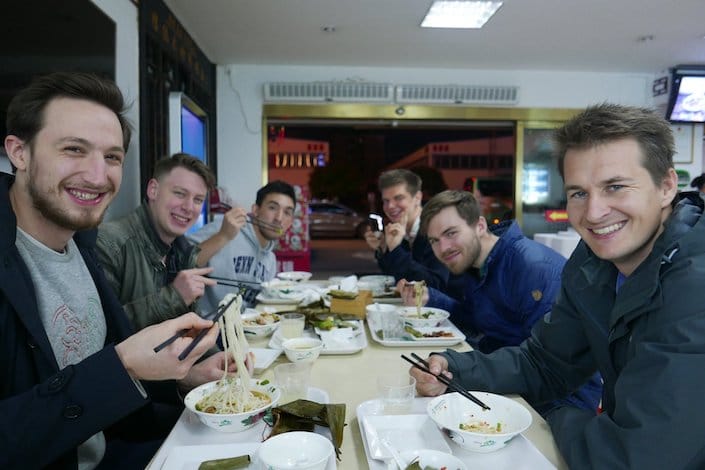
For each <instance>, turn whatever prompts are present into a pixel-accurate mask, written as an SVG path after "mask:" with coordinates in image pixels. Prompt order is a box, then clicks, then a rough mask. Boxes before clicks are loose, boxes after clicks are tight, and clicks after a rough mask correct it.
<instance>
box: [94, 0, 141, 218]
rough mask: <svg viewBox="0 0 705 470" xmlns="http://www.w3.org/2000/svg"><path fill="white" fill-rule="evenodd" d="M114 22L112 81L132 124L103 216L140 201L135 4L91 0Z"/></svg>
mask: <svg viewBox="0 0 705 470" xmlns="http://www.w3.org/2000/svg"><path fill="white" fill-rule="evenodd" d="M91 1H92V2H93V3H94V4H95V5H96V6H97V7H98V8H100V9H101V11H103V13H105V14H106V15H107V16H108V17H110V18H111V19H112V20H113V21H114V22H115V45H116V49H117V50H116V53H115V71H116V73H115V75H116V76H115V81H116V82H117V84H118V86H119V87H120V89H121V90H122V93H123V95H125V101H126V103H127V104H128V105H130V108H129V111H128V112H127V118H128V119H129V120H130V123H131V124H132V131H133V132H132V141H131V143H130V148H129V149H128V152H127V159H126V160H125V166H124V169H123V175H122V186H121V188H120V193H119V194H118V197H117V198H116V199H115V201H114V202H113V203H112V204H111V205H110V209H108V214H107V216H106V219H110V218H114V217H120V216H122V215H125V214H127V213H129V212H131V211H132V210H133V209H134V208H135V207H137V206H138V205H139V203H140V160H139V142H140V141H139V125H140V121H139V30H138V23H137V19H138V18H137V6H136V5H135V4H134V3H132V2H129V1H127V0H120V1H115V0H91Z"/></svg>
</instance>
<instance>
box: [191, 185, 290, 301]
mask: <svg viewBox="0 0 705 470" xmlns="http://www.w3.org/2000/svg"><path fill="white" fill-rule="evenodd" d="M295 208H296V194H295V193H294V188H293V187H292V186H291V185H290V184H289V183H286V182H284V181H278V180H277V181H272V182H270V183H267V184H266V185H264V186H263V187H261V188H260V189H259V190H258V191H257V196H256V199H255V203H254V204H253V205H252V208H251V213H250V214H248V212H247V211H246V210H245V209H244V208H242V207H234V208H232V209H230V210H229V211H228V212H226V213H225V214H224V215H223V217H222V218H220V219H218V220H215V221H213V222H211V223H209V224H206V225H205V226H204V227H203V228H201V229H200V230H199V231H197V232H196V233H194V234H193V235H191V236H189V239H190V240H191V241H193V242H195V243H200V245H199V246H200V248H201V253H200V255H199V264H202V263H203V262H204V260H209V261H208V265H209V266H210V267H212V268H213V275H214V276H217V277H221V278H226V279H230V280H233V281H244V283H243V284H242V286H241V288H240V292H242V298H243V301H244V302H245V304H246V305H247V306H248V307H254V306H255V303H256V300H255V297H256V296H257V294H258V293H259V291H260V289H259V288H258V284H259V283H261V282H263V281H270V280H271V279H273V278H274V276H275V274H276V272H277V258H276V256H275V254H274V248H275V247H276V241H277V240H278V239H280V238H281V237H283V236H284V233H285V232H286V231H287V230H288V229H289V227H291V224H292V222H293V221H294V209H295ZM248 219H249V220H250V221H251V222H252V223H250V224H248V223H247V221H248ZM232 290H233V289H232V287H228V286H220V285H215V286H209V287H207V288H206V294H205V296H203V298H202V299H201V300H200V301H199V305H200V306H201V308H202V309H203V310H206V311H210V310H212V309H213V308H215V307H216V306H217V305H218V303H219V302H220V301H221V300H222V298H223V297H224V296H225V295H226V294H228V293H230V292H232Z"/></svg>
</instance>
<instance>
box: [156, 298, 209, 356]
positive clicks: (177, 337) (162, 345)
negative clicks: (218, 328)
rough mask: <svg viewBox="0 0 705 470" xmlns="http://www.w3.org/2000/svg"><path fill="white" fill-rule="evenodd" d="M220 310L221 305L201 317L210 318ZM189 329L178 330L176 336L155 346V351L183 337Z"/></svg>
mask: <svg viewBox="0 0 705 470" xmlns="http://www.w3.org/2000/svg"><path fill="white" fill-rule="evenodd" d="M219 310H220V307H218V308H216V309H215V310H212V311H210V312H208V313H205V314H203V315H201V317H202V318H205V319H206V320H208V319H209V318H210V317H211V316H213V315H216V314H217V313H218V311H219ZM189 331H191V330H190V329H189V328H184V329H183V330H179V331H178V332H176V334H175V335H174V336H172V337H171V338H169V339H168V340H166V341H164V342H163V343H161V344H160V345H159V346H157V347H155V348H154V352H155V353H158V352H159V351H161V350H162V349H164V348H166V347H167V346H169V345H170V344H171V343H173V342H174V341H176V340H177V339H179V338H181V337H183V336H184V335H185V334H186V333H188V332H189Z"/></svg>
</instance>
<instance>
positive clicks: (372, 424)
mask: <svg viewBox="0 0 705 470" xmlns="http://www.w3.org/2000/svg"><path fill="white" fill-rule="evenodd" d="M362 427H363V428H364V430H365V432H364V436H365V439H366V440H367V448H368V449H369V450H370V457H372V458H373V459H381V460H388V459H390V458H392V456H391V455H390V453H389V451H388V450H387V449H385V448H384V446H383V445H382V444H381V441H382V440H384V439H387V440H388V441H389V442H390V444H391V445H392V447H394V448H396V449H397V450H398V451H399V452H404V451H407V450H414V449H433V450H439V451H441V452H450V447H449V446H448V443H447V442H446V441H445V439H443V434H442V433H441V431H440V430H439V429H438V426H436V423H434V422H433V420H432V419H431V418H430V417H429V416H428V415H427V414H422V415H380V416H365V417H364V418H362Z"/></svg>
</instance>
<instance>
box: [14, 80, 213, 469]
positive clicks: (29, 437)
mask: <svg viewBox="0 0 705 470" xmlns="http://www.w3.org/2000/svg"><path fill="white" fill-rule="evenodd" d="M123 107H124V105H123V97H122V94H121V93H120V90H119V89H118V88H117V86H116V85H115V84H114V83H113V82H110V81H108V80H105V79H102V78H98V77H96V76H94V75H89V74H77V73H55V74H51V75H47V76H44V77H40V78H38V79H37V80H35V81H34V82H32V84H30V85H29V86H28V87H26V88H25V89H24V90H22V91H20V92H19V93H18V94H17V95H16V96H15V98H13V100H12V101H11V102H10V104H9V107H8V111H7V131H8V135H7V137H6V138H5V150H6V151H7V155H8V158H9V160H10V162H11V163H12V166H13V171H14V176H13V175H8V174H5V173H3V174H1V175H0V260H2V262H0V337H1V338H2V339H1V340H0V416H2V420H0V442H1V443H2V446H1V447H2V452H0V468H11V469H15V468H22V469H24V468H41V467H47V466H51V468H61V469H75V468H79V466H81V468H95V467H96V466H97V465H99V464H100V465H101V468H144V466H145V465H146V463H147V462H148V461H149V459H150V458H151V456H152V455H153V453H154V452H155V451H156V449H157V446H158V445H159V442H160V441H159V439H163V437H164V436H165V435H166V434H165V433H166V432H168V430H169V427H170V426H171V424H173V420H174V419H175V418H176V417H178V412H180V409H179V408H175V409H169V407H167V406H158V405H160V404H158V403H155V402H153V401H152V400H153V399H154V398H155V397H157V396H158V395H157V393H158V392H159V391H160V390H161V391H162V392H164V393H163V394H161V395H160V396H161V397H162V398H165V399H167V400H169V399H171V400H170V401H171V402H173V403H176V402H177V400H176V399H177V398H178V397H177V389H176V386H175V385H172V384H173V382H172V384H169V383H166V382H160V383H157V382H152V381H162V380H166V379H180V380H179V385H180V386H181V391H182V392H183V391H186V390H188V389H189V388H192V387H193V386H195V385H197V384H200V383H203V382H206V381H210V380H214V379H217V378H219V377H220V376H222V373H223V370H222V367H223V365H222V363H223V356H222V353H221V355H216V356H213V357H212V358H209V359H207V360H205V361H202V362H201V363H199V364H198V365H196V366H194V364H195V362H196V360H197V359H198V358H199V357H200V356H201V355H202V354H203V353H204V352H205V351H207V350H208V349H209V348H210V347H211V346H213V344H214V343H215V340H216V336H217V333H218V328H211V326H213V322H211V321H208V320H204V319H201V318H200V317H198V316H197V315H196V314H194V313H188V314H186V315H183V316H181V317H179V318H176V319H173V320H169V321H167V322H164V323H162V324H159V325H155V326H153V327H150V328H147V329H145V330H142V331H141V332H139V333H137V334H135V335H132V336H130V335H131V334H132V331H131V329H130V326H129V323H128V320H127V317H126V316H125V313H124V312H123V310H122V308H121V306H120V302H119V301H118V300H117V298H116V297H115V294H114V293H113V291H112V289H111V288H110V286H109V285H108V283H107V281H106V279H105V277H104V275H103V272H102V270H101V268H100V266H99V265H98V262H97V259H96V255H95V251H94V249H95V241H96V233H95V230H94V228H95V227H96V226H97V225H98V224H99V223H100V220H101V219H102V217H103V214H104V213H105V210H106V209H107V207H108V204H109V203H110V201H112V199H113V198H114V197H115V195H116V194H117V192H118V189H119V188H120V183H121V180H122V165H123V161H124V159H125V153H126V149H127V146H128V144H129V141H130V128H129V125H128V123H127V121H126V120H125V117H124V116H123V114H122V113H123ZM182 329H186V330H191V334H189V335H187V336H186V337H184V338H180V339H179V340H177V341H176V342H174V343H173V344H172V345H171V346H169V347H168V348H166V349H164V350H162V351H161V352H160V353H158V354H155V353H154V351H153V348H154V347H155V346H156V345H157V344H159V343H161V342H162V341H164V340H165V339H167V338H169V337H170V336H172V335H173V334H174V333H176V332H177V331H180V330H182ZM203 329H209V330H210V331H209V332H208V334H207V335H206V336H205V338H204V340H203V341H202V342H201V343H200V344H199V345H198V346H197V347H196V348H195V349H194V350H193V352H192V353H191V354H190V356H188V357H187V358H186V360H184V361H179V360H178V355H179V354H180V353H181V351H183V350H184V348H186V347H187V345H188V344H190V343H191V341H192V339H191V337H192V336H193V335H194V334H196V333H197V332H198V331H200V330H203ZM192 366H194V367H192ZM145 389H146V390H145ZM166 394H168V396H167V395H166ZM174 411H175V412H176V413H174ZM165 419H166V421H164V420H165ZM169 420H171V421H169ZM139 441H143V442H141V443H140V442H139Z"/></svg>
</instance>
